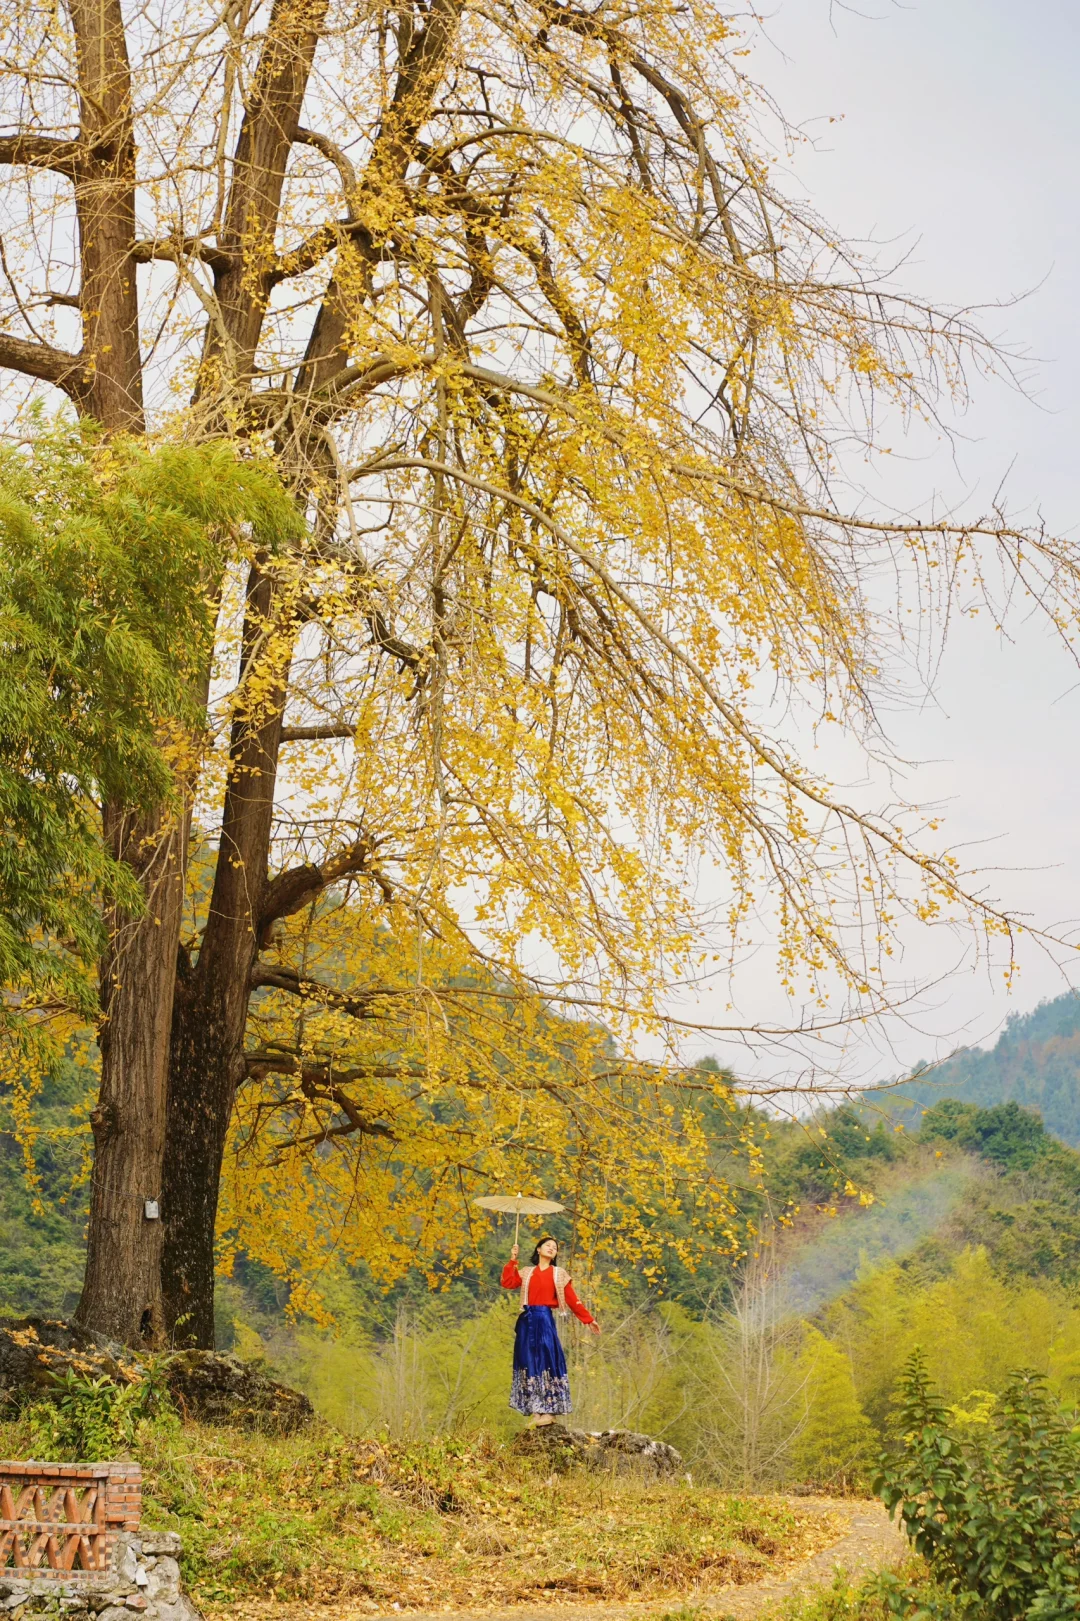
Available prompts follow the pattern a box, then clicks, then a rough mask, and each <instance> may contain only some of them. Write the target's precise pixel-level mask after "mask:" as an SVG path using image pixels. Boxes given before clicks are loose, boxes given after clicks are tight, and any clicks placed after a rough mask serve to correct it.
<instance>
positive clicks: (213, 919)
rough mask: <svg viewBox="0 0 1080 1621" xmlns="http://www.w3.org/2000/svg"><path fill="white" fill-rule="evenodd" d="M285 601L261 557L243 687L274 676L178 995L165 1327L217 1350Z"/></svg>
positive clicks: (241, 723) (239, 776) (262, 886)
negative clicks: (223, 1224)
mask: <svg viewBox="0 0 1080 1621" xmlns="http://www.w3.org/2000/svg"><path fill="white" fill-rule="evenodd" d="M277 606H278V605H277V602H276V592H275V589H274V583H273V580H272V579H271V577H270V576H269V575H267V574H266V573H264V572H263V571H262V569H261V568H260V567H259V565H258V564H255V565H254V566H253V567H252V569H251V573H250V575H249V579H248V594H247V613H246V616H245V625H244V639H243V646H242V650H241V670H240V680H241V694H243V684H244V682H245V680H248V681H249V682H250V678H251V676H252V674H253V665H254V663H255V661H256V659H257V660H258V674H259V678H260V679H259V684H260V686H261V684H262V680H263V678H264V677H267V676H268V678H269V679H268V681H267V685H266V687H265V689H264V691H263V696H262V697H261V699H260V700H259V703H258V710H257V712H254V713H245V712H244V710H243V708H242V707H241V709H240V711H239V712H238V713H237V716H236V718H235V720H234V722H233V728H232V737H231V740H230V759H229V781H228V787H227V789H226V793H225V805H224V812H223V817H222V829H221V842H220V845H219V847H218V859H217V865H216V868H215V873H214V887H213V890H212V893H211V897H210V910H209V915H208V917H207V922H206V929H205V931H204V933H203V937H202V943H201V946H200V949H199V954H198V958H197V960H196V962H195V965H194V967H190V966H189V965H188V964H187V962H186V960H185V959H184V957H183V955H182V954H181V957H180V963H181V968H180V973H179V976H178V979H179V983H178V985H177V992H176V997H175V1002H174V1005H173V1018H172V1034H171V1047H170V1057H169V1087H168V1105H167V1126H166V1135H167V1142H168V1152H167V1155H166V1158H165V1165H164V1179H163V1185H162V1214H163V1219H164V1224H165V1243H164V1250H163V1254H162V1260H161V1279H162V1295H163V1305H164V1322H165V1332H166V1336H167V1338H168V1340H169V1342H170V1343H171V1344H176V1345H196V1346H202V1347H206V1348H209V1349H212V1348H213V1344H214V1237H215V1228H216V1222H217V1203H218V1187H219V1184H220V1181H221V1162H222V1156H223V1155H224V1152H225V1140H226V1137H227V1135H228V1130H229V1121H230V1118H231V1116H232V1109H233V1102H234V1100H235V1097H236V1088H237V1086H238V1085H239V1083H240V1080H241V1078H242V1075H243V1070H244V1032H245V1029H246V1027H247V1013H248V998H249V996H250V986H251V971H252V968H253V966H254V963H255V959H256V956H257V955H258V951H259V944H260V933H261V929H262V914H263V906H264V902H265V898H266V894H267V888H268V862H269V855H270V839H271V833H272V829H273V817H274V791H275V787H276V783H277V762H278V751H279V749H280V746H281V730H282V722H283V717H284V709H285V694H286V683H287V677H288V666H289V656H290V650H289V642H290V628H289V627H288V626H283V627H282V628H281V630H280V632H279V634H278V636H277V637H275V636H274V635H273V634H271V635H270V636H269V637H268V636H267V628H268V626H270V625H271V624H272V622H273V618H274V614H275V611H276V609H277ZM267 665H269V669H267ZM242 704H243V696H241V705H242Z"/></svg>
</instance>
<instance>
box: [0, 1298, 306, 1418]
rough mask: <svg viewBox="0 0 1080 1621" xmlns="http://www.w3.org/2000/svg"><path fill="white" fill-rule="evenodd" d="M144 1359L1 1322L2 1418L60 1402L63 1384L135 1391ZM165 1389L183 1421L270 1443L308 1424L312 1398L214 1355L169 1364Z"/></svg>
mask: <svg viewBox="0 0 1080 1621" xmlns="http://www.w3.org/2000/svg"><path fill="white" fill-rule="evenodd" d="M144 1362H145V1359H144V1358H142V1357H141V1356H140V1354H139V1353H138V1352H136V1351H130V1350H127V1349H125V1347H124V1346H122V1345H117V1344H116V1343H115V1342H114V1341H112V1340H107V1339H104V1338H102V1337H101V1336H100V1335H96V1334H86V1333H83V1332H81V1331H80V1330H78V1329H75V1328H72V1327H71V1325H70V1324H69V1323H64V1322H57V1321H53V1320H52V1319H49V1318H44V1317H20V1318H4V1319H0V1412H4V1411H7V1412H11V1411H14V1410H17V1409H18V1408H19V1407H22V1406H24V1405H25V1404H26V1403H27V1402H28V1401H40V1400H41V1399H42V1397H47V1398H52V1397H55V1396H56V1394H57V1376H59V1377H60V1378H63V1376H64V1374H65V1373H66V1372H67V1371H68V1369H73V1370H74V1371H75V1372H76V1373H78V1374H79V1375H80V1376H81V1377H83V1378H92V1379H100V1378H102V1377H105V1378H107V1379H111V1380H113V1381H114V1382H115V1383H117V1384H130V1383H132V1382H133V1381H134V1380H136V1379H139V1378H140V1377H141V1376H142V1372H143V1367H144ZM163 1371H164V1378H165V1384H166V1386H167V1387H168V1390H169V1393H170V1395H171V1396H172V1398H173V1400H174V1402H175V1403H176V1405H177V1407H178V1408H179V1410H180V1412H181V1414H182V1415H184V1416H185V1417H190V1418H197V1419H201V1420H203V1421H204V1422H205V1423H208V1424H227V1425H230V1426H232V1427H233V1428H237V1429H244V1430H257V1431H260V1432H262V1433H263V1434H266V1435H289V1434H291V1433H292V1432H293V1431H295V1430H299V1429H302V1428H303V1427H304V1426H305V1425H307V1424H309V1423H310V1422H311V1420H312V1418H313V1417H314V1416H315V1415H314V1409H313V1408H312V1405H311V1403H310V1402H309V1401H308V1399H307V1397H306V1396H305V1395H303V1393H302V1392H301V1391H299V1390H293V1389H292V1388H291V1387H290V1386H289V1385H283V1384H281V1383H280V1382H279V1381H278V1380H276V1379H272V1378H271V1377H270V1375H269V1374H268V1373H266V1372H265V1370H264V1369H263V1368H261V1367H259V1366H258V1365H257V1364H255V1363H250V1362H241V1361H240V1360H239V1358H238V1357H234V1356H223V1355H221V1354H219V1353H218V1352H216V1351H178V1352H176V1353H174V1354H173V1355H172V1356H169V1357H166V1358H165V1359H164V1362H163Z"/></svg>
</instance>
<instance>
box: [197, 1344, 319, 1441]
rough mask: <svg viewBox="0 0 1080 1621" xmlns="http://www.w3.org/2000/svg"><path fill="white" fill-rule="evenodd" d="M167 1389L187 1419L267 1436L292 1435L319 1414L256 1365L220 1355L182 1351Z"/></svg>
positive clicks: (306, 1402) (213, 1352) (290, 1389)
mask: <svg viewBox="0 0 1080 1621" xmlns="http://www.w3.org/2000/svg"><path fill="white" fill-rule="evenodd" d="M165 1383H166V1385H167V1386H168V1389H169V1392H170V1394H171V1395H172V1397H173V1400H174V1401H175V1402H176V1404H177V1406H178V1407H179V1409H180V1411H181V1413H182V1414H183V1415H184V1417H186V1418H197V1419H201V1420H202V1422H203V1423H206V1424H228V1425H231V1426H233V1427H234V1428H237V1429H243V1430H256V1431H259V1432H260V1433H262V1434H264V1435H291V1434H292V1433H293V1431H295V1430H299V1429H303V1428H304V1426H305V1425H307V1424H310V1423H311V1420H312V1419H313V1418H314V1416H315V1410H314V1408H313V1407H312V1405H311V1403H310V1402H309V1401H308V1399H307V1397H306V1396H305V1395H304V1394H303V1392H302V1391H299V1390H293V1389H292V1388H291V1386H289V1385H283V1384H279V1383H278V1381H277V1380H276V1379H271V1378H270V1376H269V1374H267V1373H264V1372H263V1370H262V1369H261V1368H260V1367H258V1366H257V1365H256V1364H254V1363H251V1362H241V1361H240V1360H239V1358H237V1357H234V1356H223V1355H221V1354H220V1353H219V1352H217V1351H180V1352H177V1354H176V1355H175V1356H171V1357H168V1358H167V1359H166V1361H165Z"/></svg>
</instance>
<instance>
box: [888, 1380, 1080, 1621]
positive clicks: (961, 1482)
mask: <svg viewBox="0 0 1080 1621" xmlns="http://www.w3.org/2000/svg"><path fill="white" fill-rule="evenodd" d="M897 1427H898V1430H899V1435H900V1446H899V1449H898V1450H897V1451H896V1452H895V1453H891V1454H889V1455H887V1456H886V1458H885V1459H884V1461H883V1464H882V1468H881V1472H880V1475H879V1477H878V1479H877V1480H876V1481H875V1483H874V1484H875V1490H876V1491H877V1492H878V1494H879V1496H880V1497H881V1498H882V1501H883V1502H884V1503H885V1506H886V1508H887V1509H888V1510H889V1511H890V1513H893V1512H896V1511H899V1515H900V1520H901V1523H902V1525H903V1528H904V1531H905V1533H906V1535H907V1537H908V1539H909V1541H910V1542H911V1544H912V1546H913V1548H914V1549H915V1551H916V1552H917V1553H918V1554H920V1555H921V1556H922V1557H923V1558H924V1559H925V1560H926V1562H927V1564H928V1565H929V1567H930V1570H931V1572H932V1573H933V1575H934V1576H935V1578H936V1579H937V1580H938V1581H939V1582H940V1583H941V1584H942V1585H943V1586H944V1587H945V1588H946V1590H947V1591H949V1592H952V1593H955V1594H958V1595H964V1596H968V1597H970V1598H971V1599H972V1600H974V1601H975V1603H976V1604H977V1605H978V1607H979V1610H980V1613H981V1614H983V1615H986V1616H988V1617H993V1618H996V1621H1017V1618H1019V1617H1021V1616H1026V1617H1029V1618H1031V1621H1056V1618H1057V1617H1064V1616H1075V1615H1076V1614H1077V1613H1080V1429H1078V1428H1077V1427H1076V1425H1075V1422H1074V1419H1073V1418H1071V1417H1066V1416H1065V1415H1064V1414H1063V1412H1062V1409H1061V1407H1060V1405H1059V1403H1058V1402H1056V1401H1055V1400H1054V1399H1053V1397H1052V1396H1051V1395H1050V1394H1049V1392H1048V1391H1047V1389H1046V1387H1045V1383H1044V1381H1043V1380H1042V1379H1041V1377H1040V1376H1039V1375H1038V1374H1036V1373H1032V1372H1020V1373H1017V1374H1015V1375H1014V1376H1013V1377H1012V1378H1011V1379H1010V1380H1009V1382H1008V1384H1007V1385H1006V1387H1005V1389H1004V1391H1003V1392H1002V1394H1001V1396H1000V1397H999V1398H998V1400H997V1401H996V1402H995V1403H994V1405H993V1408H992V1409H991V1412H990V1414H989V1418H988V1420H987V1421H986V1422H984V1423H980V1422H978V1421H976V1422H974V1423H970V1422H969V1423H968V1424H966V1425H964V1424H961V1423H957V1422H956V1421H955V1420H950V1417H949V1415H948V1414H947V1412H946V1409H945V1406H944V1404H943V1403H942V1401H941V1400H940V1398H939V1397H938V1396H937V1394H936V1393H935V1391H934V1388H933V1386H932V1384H931V1381H930V1379H929V1377H928V1375H927V1372H926V1367H925V1364H924V1362H923V1361H922V1358H921V1357H920V1356H918V1355H917V1354H916V1355H914V1356H912V1357H911V1359H910V1360H909V1362H908V1365H907V1367H906V1368H905V1370H904V1374H903V1377H902V1379H901V1382H900V1390H899V1415H898V1426H897ZM898 1596H899V1597H900V1598H901V1599H902V1598H903V1596H904V1595H902V1594H901V1595H898Z"/></svg>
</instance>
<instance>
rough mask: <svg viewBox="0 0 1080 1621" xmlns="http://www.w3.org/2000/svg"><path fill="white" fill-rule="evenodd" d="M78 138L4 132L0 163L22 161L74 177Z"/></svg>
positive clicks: (70, 178)
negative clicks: (66, 139)
mask: <svg viewBox="0 0 1080 1621" xmlns="http://www.w3.org/2000/svg"><path fill="white" fill-rule="evenodd" d="M79 151H80V148H79V143H78V141H65V140H62V139H61V138H60V137H59V136H53V135H30V134H28V133H22V134H19V135H5V136H4V137H3V138H0V163H9V164H12V165H13V166H14V165H23V164H25V166H26V167H27V168H29V169H52V170H54V171H55V173H56V174H62V175H66V176H67V178H68V179H69V180H74V178H75V169H76V165H77V163H78V160H79Z"/></svg>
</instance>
